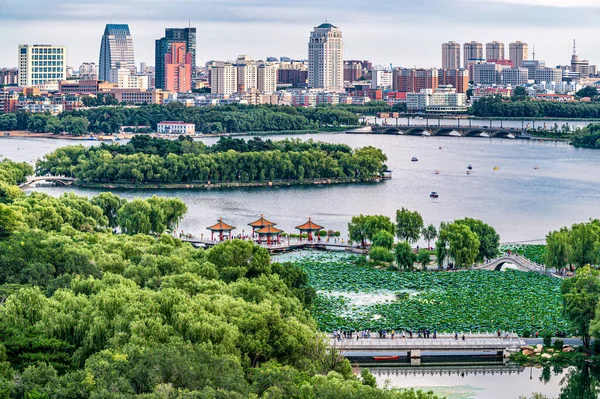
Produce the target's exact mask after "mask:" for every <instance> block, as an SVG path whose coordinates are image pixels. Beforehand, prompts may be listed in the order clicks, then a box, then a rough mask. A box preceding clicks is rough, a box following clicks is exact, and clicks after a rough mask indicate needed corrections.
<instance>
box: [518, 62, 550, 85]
mask: <svg viewBox="0 0 600 399" xmlns="http://www.w3.org/2000/svg"><path fill="white" fill-rule="evenodd" d="M545 67H546V62H545V61H541V60H523V68H527V70H528V71H529V73H528V76H529V80H535V71H536V70H538V69H540V68H545Z"/></svg>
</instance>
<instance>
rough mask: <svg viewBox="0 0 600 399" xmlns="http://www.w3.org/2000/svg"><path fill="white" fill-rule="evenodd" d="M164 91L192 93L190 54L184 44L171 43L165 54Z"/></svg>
mask: <svg viewBox="0 0 600 399" xmlns="http://www.w3.org/2000/svg"><path fill="white" fill-rule="evenodd" d="M164 62H165V90H168V91H174V92H176V93H185V92H188V91H192V53H190V52H188V51H187V49H186V47H185V43H173V44H172V45H171V51H170V52H169V53H167V54H165V61H164Z"/></svg>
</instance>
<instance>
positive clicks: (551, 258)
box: [544, 230, 570, 271]
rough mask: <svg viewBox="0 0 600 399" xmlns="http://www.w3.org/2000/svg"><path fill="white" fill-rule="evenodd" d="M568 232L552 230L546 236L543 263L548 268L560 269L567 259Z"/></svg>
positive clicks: (565, 264) (563, 266) (564, 265)
mask: <svg viewBox="0 0 600 399" xmlns="http://www.w3.org/2000/svg"><path fill="white" fill-rule="evenodd" d="M569 250H570V247H569V234H568V232H567V231H562V230H561V231H553V232H551V233H549V234H548V235H547V236H546V252H545V253H544V264H545V266H546V268H548V269H552V268H554V269H556V270H559V271H560V270H562V269H564V268H565V267H566V266H567V260H568V259H569Z"/></svg>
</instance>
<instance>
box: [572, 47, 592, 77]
mask: <svg viewBox="0 0 600 399" xmlns="http://www.w3.org/2000/svg"><path fill="white" fill-rule="evenodd" d="M571 72H576V73H578V74H579V77H580V78H587V77H588V76H589V75H590V62H589V61H588V60H580V59H579V57H578V56H577V47H576V43H575V40H573V55H572V56H571Z"/></svg>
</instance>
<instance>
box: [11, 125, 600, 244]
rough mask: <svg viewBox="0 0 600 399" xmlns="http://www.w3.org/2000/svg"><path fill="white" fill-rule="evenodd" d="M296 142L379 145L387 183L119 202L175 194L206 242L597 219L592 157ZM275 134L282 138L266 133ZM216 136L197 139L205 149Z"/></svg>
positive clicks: (521, 235) (585, 153) (511, 228)
mask: <svg viewBox="0 0 600 399" xmlns="http://www.w3.org/2000/svg"><path fill="white" fill-rule="evenodd" d="M299 137H300V138H302V139H303V140H304V139H309V138H312V139H314V140H322V141H328V142H333V143H345V144H348V145H350V146H352V147H362V146H366V145H372V146H375V147H379V148H381V149H382V150H383V151H384V152H385V153H386V154H387V156H388V158H389V161H388V163H387V164H388V167H389V168H390V169H391V170H393V179H392V180H388V181H384V182H380V183H369V184H353V185H352V184H347V185H332V186H304V187H271V188H269V187H262V188H243V189H209V190H193V191H191V190H136V191H118V190H117V191H116V193H118V194H119V195H122V196H123V197H126V198H133V197H149V196H152V195H154V194H158V195H163V196H177V197H180V198H181V199H182V200H183V201H185V202H186V204H187V205H188V208H189V212H188V215H187V216H186V218H185V220H184V221H183V222H182V223H181V225H180V228H181V229H183V230H184V231H185V232H190V233H193V234H195V235H197V236H200V235H201V234H204V235H205V236H206V234H207V233H208V231H207V230H206V226H209V225H212V224H214V222H215V221H216V220H217V219H218V218H219V217H221V216H222V217H223V218H224V220H225V221H226V222H227V223H230V224H233V225H234V226H237V227H238V230H237V233H241V230H242V229H243V230H245V232H247V231H248V226H247V224H248V223H250V222H252V221H254V220H256V219H258V218H259V217H260V215H261V214H264V215H265V217H267V218H268V219H270V220H271V221H273V222H275V223H277V226H278V227H280V228H282V229H283V230H285V231H290V232H291V231H293V229H294V227H295V226H297V225H299V224H301V223H303V222H305V221H306V219H307V218H308V217H309V216H311V217H312V218H313V220H314V221H315V222H316V223H319V224H321V225H323V226H325V228H326V229H332V230H339V231H341V232H342V234H343V235H342V236H343V237H345V236H346V230H347V223H348V222H349V221H350V219H351V218H352V216H354V215H357V214H361V213H362V214H385V215H388V216H390V217H392V218H393V217H394V215H395V211H396V210H397V209H399V208H402V207H406V208H409V209H411V210H417V211H419V212H420V213H421V214H422V215H423V218H424V220H425V222H426V223H433V224H435V225H438V224H439V223H440V222H442V221H451V220H454V219H458V218H463V217H466V216H469V217H474V218H478V219H481V220H483V221H485V222H486V223H489V224H491V225H493V226H494V227H495V228H496V230H497V231H498V232H499V233H500V236H501V240H502V241H503V242H519V241H534V240H541V239H543V238H544V237H545V235H546V234H547V233H548V232H549V231H550V230H552V229H558V228H560V227H562V226H565V225H570V224H573V223H576V222H584V221H587V220H588V219H589V218H600V206H599V204H600V173H598V171H599V170H600V151H596V150H589V149H578V148H574V147H572V146H569V145H567V144H564V143H559V142H543V143H542V142H539V141H537V140H529V141H522V140H509V139H487V138H486V139H484V138H454V137H409V136H386V135H347V134H319V135H302V136H299ZM281 138H284V136H274V137H272V139H274V140H278V139H281ZM216 140H217V139H216V138H207V139H205V141H206V142H207V144H211V143H214V142H215V141H216ZM72 144H76V143H74V142H73V141H68V140H48V139H22V138H0V154H3V155H4V156H6V157H8V158H11V159H14V160H19V161H31V160H35V159H37V158H39V157H42V156H43V155H44V154H46V153H48V152H50V151H52V150H54V149H56V148H58V147H61V146H64V145H72ZM81 144H83V145H93V144H97V143H95V142H91V141H84V142H82V143H81ZM412 157H418V159H419V162H411V158H412ZM468 164H472V165H473V171H472V173H471V174H470V175H467V173H466V172H467V169H466V167H467V165H468ZM495 166H497V167H498V170H494V167H495ZM536 168H537V169H536ZM436 170H438V171H439V174H436V173H435V172H436ZM34 189H35V190H39V191H43V192H46V193H49V194H51V195H60V194H61V193H63V192H65V191H74V192H75V193H77V194H79V195H87V196H93V195H95V194H97V193H98V192H100V190H95V189H84V188H72V187H68V188H64V187H55V186H47V187H37V188H34ZM431 191H437V192H438V193H439V198H437V199H431V198H429V193H430V192H431Z"/></svg>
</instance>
